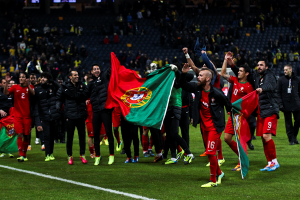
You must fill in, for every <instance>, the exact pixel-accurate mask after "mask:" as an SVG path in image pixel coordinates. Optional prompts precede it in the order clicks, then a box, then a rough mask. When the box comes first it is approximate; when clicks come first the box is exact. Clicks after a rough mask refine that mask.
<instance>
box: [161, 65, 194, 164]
mask: <svg viewBox="0 0 300 200" xmlns="http://www.w3.org/2000/svg"><path fill="white" fill-rule="evenodd" d="M170 67H171V69H172V70H173V71H176V73H175V74H176V79H175V82H174V86H173V88H172V91H171V95H170V100H169V105H168V108H167V112H166V117H165V120H164V125H165V130H166V137H167V141H168V142H169V147H170V150H171V158H170V159H168V160H167V161H166V162H164V164H165V165H168V164H177V162H178V159H177V157H179V158H180V157H181V156H182V155H183V154H184V153H186V154H187V155H186V156H185V157H184V164H190V163H191V162H192V160H193V158H194V155H193V154H192V153H191V151H190V150H189V148H188V146H187V143H186V141H185V140H184V139H182V137H180V136H179V134H178V133H179V120H180V118H181V107H182V100H181V91H182V89H181V84H180V80H181V75H180V72H179V71H177V66H175V65H173V64H171V65H170ZM184 78H186V77H184ZM177 144H178V145H180V146H181V147H182V148H183V151H181V152H180V154H181V155H179V156H178V155H176V146H177Z"/></svg>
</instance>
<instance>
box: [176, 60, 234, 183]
mask: <svg viewBox="0 0 300 200" xmlns="http://www.w3.org/2000/svg"><path fill="white" fill-rule="evenodd" d="M189 70H190V67H189V65H188V64H185V65H184V67H183V69H182V73H183V74H182V79H181V80H182V81H183V82H185V81H186V77H185V74H186V73H187V72H188V71H189ZM213 74H214V72H213V71H212V70H210V69H207V68H202V69H201V70H200V72H199V74H198V77H197V79H198V83H186V82H185V83H183V85H182V89H184V90H186V91H188V92H193V93H195V101H194V102H195V103H194V106H193V126H194V127H197V124H198V123H199V122H200V124H201V130H202V131H203V141H204V143H205V145H206V154H207V155H208V158H209V162H210V174H211V177H210V181H209V182H208V183H206V184H203V185H202V186H201V187H215V186H217V184H221V179H222V178H223V177H224V172H222V171H221V170H220V168H219V165H218V160H217V157H216V151H217V146H218V141H219V140H220V136H221V133H222V132H223V131H224V129H225V112H224V106H225V107H226V110H227V112H229V111H230V110H231V103H230V102H229V100H228V98H227V97H226V96H225V95H224V93H223V92H222V91H220V90H219V89H217V88H215V87H213V86H212V84H211V81H212V78H213V77H214V75H213Z"/></svg>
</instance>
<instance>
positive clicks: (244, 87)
mask: <svg viewBox="0 0 300 200" xmlns="http://www.w3.org/2000/svg"><path fill="white" fill-rule="evenodd" d="M229 56H230V55H226V56H225V59H224V62H223V66H222V70H221V76H222V77H223V78H224V79H226V80H227V81H228V82H230V83H231V84H232V85H233V90H232V94H229V93H228V95H227V96H228V97H229V99H231V103H233V102H235V101H237V100H238V99H240V98H242V97H243V96H245V95H247V94H249V93H250V92H252V91H253V87H252V85H251V84H250V83H249V82H248V81H247V77H248V75H249V73H250V71H251V69H250V67H249V66H248V65H242V66H240V67H239V72H238V77H234V76H230V75H229V74H227V73H226V69H227V59H228V58H229ZM233 135H234V129H233V125H232V119H231V115H230V116H229V119H228V121H227V125H226V128H225V137H224V139H225V142H226V143H227V144H228V145H229V147H230V148H231V149H232V151H233V152H235V153H236V155H238V149H237V143H236V142H235V141H234V140H233V139H232V137H233ZM240 170H241V166H240V164H238V165H237V166H236V167H235V168H234V169H232V171H240Z"/></svg>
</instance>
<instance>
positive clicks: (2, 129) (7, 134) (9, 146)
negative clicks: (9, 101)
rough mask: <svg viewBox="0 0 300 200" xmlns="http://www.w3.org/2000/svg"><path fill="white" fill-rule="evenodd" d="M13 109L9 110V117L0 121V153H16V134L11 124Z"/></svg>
mask: <svg viewBox="0 0 300 200" xmlns="http://www.w3.org/2000/svg"><path fill="white" fill-rule="evenodd" d="M13 121H14V118H13V109H10V115H9V116H7V117H4V118H2V119H1V120H0V152H1V153H15V152H18V151H19V150H18V145H17V134H16V132H15V129H14V124H13Z"/></svg>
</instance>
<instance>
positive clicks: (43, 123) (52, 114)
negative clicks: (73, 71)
mask: <svg viewBox="0 0 300 200" xmlns="http://www.w3.org/2000/svg"><path fill="white" fill-rule="evenodd" d="M59 88H60V85H59V84H58V83H56V82H54V81H53V80H52V75H51V74H50V73H49V72H44V73H42V74H41V83H40V84H38V85H37V86H36V87H35V91H36V93H35V107H34V108H35V109H34V110H35V119H36V120H35V125H36V127H37V130H38V131H43V134H44V141H45V155H46V158H45V161H46V162H47V161H51V160H55V158H54V156H53V148H54V137H55V134H56V133H57V131H58V126H57V120H58V119H59V118H60V112H59V110H57V109H56V93H57V91H58V89H59Z"/></svg>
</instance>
